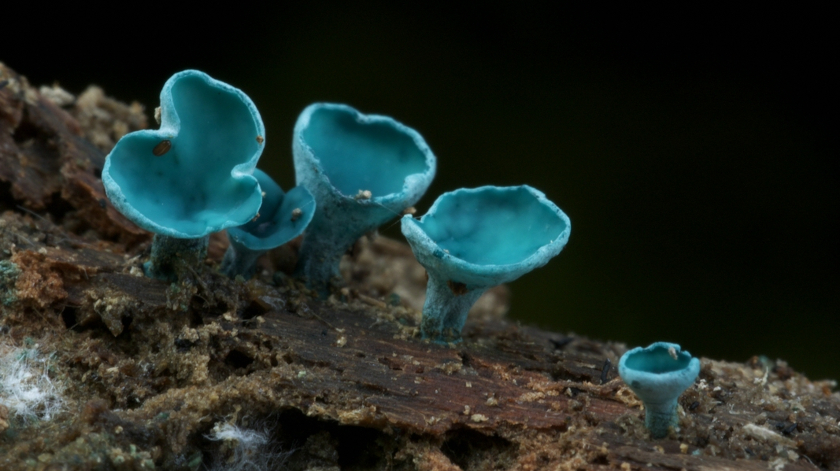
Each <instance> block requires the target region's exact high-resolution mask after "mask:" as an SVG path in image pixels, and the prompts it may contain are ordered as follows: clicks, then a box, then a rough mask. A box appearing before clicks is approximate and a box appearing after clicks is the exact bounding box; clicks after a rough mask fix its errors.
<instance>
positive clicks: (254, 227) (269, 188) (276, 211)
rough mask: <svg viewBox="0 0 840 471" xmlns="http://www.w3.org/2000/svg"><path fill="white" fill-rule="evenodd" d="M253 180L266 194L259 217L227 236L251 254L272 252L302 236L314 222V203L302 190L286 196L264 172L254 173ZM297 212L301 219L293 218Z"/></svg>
mask: <svg viewBox="0 0 840 471" xmlns="http://www.w3.org/2000/svg"><path fill="white" fill-rule="evenodd" d="M254 177H256V179H257V181H258V182H259V183H260V189H261V190H262V191H263V192H264V193H265V197H264V198H263V204H262V206H261V207H260V212H259V214H260V217H259V218H257V219H256V220H255V221H250V222H248V223H246V224H243V225H241V226H238V227H234V228H230V229H228V234H230V235H232V236H233V237H235V238H236V239H237V240H238V241H239V242H240V243H242V244H244V245H245V246H246V247H248V248H250V249H251V250H270V249H273V248H275V247H278V246H280V245H282V244H284V243H286V242H288V241H289V240H291V239H294V238H295V237H297V236H298V235H300V233H301V232H303V229H304V228H306V226H307V225H308V224H309V221H310V220H311V219H312V214H313V212H314V205H315V201H314V199H313V198H312V195H311V194H310V193H309V191H307V190H306V189H305V188H303V187H295V188H292V189H291V190H290V191H289V192H288V193H284V192H283V189H282V188H280V185H278V184H277V183H275V181H274V180H272V179H271V177H269V176H268V175H267V174H266V173H265V172H263V171H262V170H259V169H256V170H254ZM295 209H300V210H301V211H302V213H301V215H300V216H298V217H293V216H292V212H293V211H294V210H295Z"/></svg>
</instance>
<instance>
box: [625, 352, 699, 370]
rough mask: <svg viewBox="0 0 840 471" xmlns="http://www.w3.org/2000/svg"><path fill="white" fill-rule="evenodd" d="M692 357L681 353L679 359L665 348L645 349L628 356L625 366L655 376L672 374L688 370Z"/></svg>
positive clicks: (678, 355)
mask: <svg viewBox="0 0 840 471" xmlns="http://www.w3.org/2000/svg"><path fill="white" fill-rule="evenodd" d="M690 362H691V355H689V354H688V353H686V352H679V353H678V354H677V358H676V359H674V357H672V356H671V354H670V353H668V349H667V348H666V347H663V346H657V347H653V348H651V349H643V350H640V351H638V352H635V353H632V354H630V355H628V356H627V360H626V361H625V363H624V364H625V366H626V367H627V368H629V369H632V370H636V371H642V372H646V373H653V374H664V373H671V372H674V371H680V370H684V369H686V368H688V365H689V363H690Z"/></svg>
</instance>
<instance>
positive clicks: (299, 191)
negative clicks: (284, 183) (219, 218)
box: [227, 169, 317, 251]
mask: <svg viewBox="0 0 840 471" xmlns="http://www.w3.org/2000/svg"><path fill="white" fill-rule="evenodd" d="M257 172H259V173H261V174H263V175H264V176H265V178H267V179H268V180H269V181H270V183H271V184H273V185H274V186H275V187H276V190H277V192H279V193H280V195H281V201H280V202H279V204H278V205H277V208H276V209H275V211H274V214H271V215H262V216H260V217H261V218H263V217H266V218H268V217H270V218H275V217H282V216H283V213H284V209H288V205H287V204H288V203H289V200H290V199H296V198H304V199H307V200H308V202H307V204H309V205H311V208H307V209H306V211H302V213H301V216H300V218H299V219H297V220H295V222H296V223H298V224H300V226H299V227H298V228H297V229H295V231H296V232H297V233H296V234H295V235H294V236H292V237H291V238H287V237H279V235H280V234H281V233H282V229H283V228H285V227H288V226H284V225H283V224H277V226H278V227H277V230H275V231H274V232H272V233H271V234H270V235H268V236H266V237H259V236H256V235H254V234H253V233H252V232H250V231H248V230H246V229H243V227H244V226H246V225H247V224H248V223H246V224H243V225H241V226H236V227H230V228H228V229H227V233H228V234H227V235H228V239H230V242H231V243H235V244H239V245H241V246H242V247H245V248H246V249H248V250H253V251H268V250H271V249H274V248H277V247H280V246H281V245H283V244H285V243H287V242H289V241H290V240H292V239H294V238H295V237H298V236H299V235H301V234H303V232H304V231H305V230H306V228H307V226H308V225H309V223H310V222H311V221H312V217H313V216H314V214H315V208H316V205H317V203H316V202H315V198H314V197H313V196H312V193H311V192H310V191H309V190H307V189H306V187H303V186H296V187H294V188H292V189H291V190H289V191H285V192H284V191H283V188H282V187H280V185H278V184H277V182H275V181H274V180H273V179H272V178H271V177H270V176H269V175H268V174H267V173H265V172H263V171H262V170H259V169H256V170H254V174H255V178H257V180H258V181H259V180H260V178H259V176H257V175H256V174H257ZM266 186H267V184H266V183H261V184H260V188H264V187H266ZM293 232H294V231H293ZM278 240H280V241H281V242H279V243H278Z"/></svg>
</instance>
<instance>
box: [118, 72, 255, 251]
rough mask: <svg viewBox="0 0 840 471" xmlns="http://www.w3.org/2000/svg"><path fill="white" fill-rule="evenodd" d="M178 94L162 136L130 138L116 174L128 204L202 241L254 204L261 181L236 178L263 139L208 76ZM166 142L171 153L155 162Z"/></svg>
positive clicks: (177, 87) (192, 79)
mask: <svg viewBox="0 0 840 471" xmlns="http://www.w3.org/2000/svg"><path fill="white" fill-rule="evenodd" d="M170 91H171V97H172V106H173V108H174V109H173V110H171V111H173V112H174V114H175V116H167V115H168V113H167V112H166V111H165V104H163V103H162V106H161V107H162V109H164V113H163V116H162V121H163V126H162V127H161V130H160V131H145V132H144V131H141V132H138V133H134V135H129V136H126V137H125V138H124V139H122V140H121V141H120V145H118V147H117V148H115V150H114V154H116V153H119V155H112V156H111V160H112V164H111V170H110V172H111V177H112V178H113V179H114V181H115V182H116V183H117V184H118V185H119V187H120V189H121V191H122V193H123V195H125V197H126V200H127V202H128V203H129V204H130V205H131V206H132V207H134V208H135V209H136V210H137V211H138V212H140V213H141V214H143V215H144V216H145V217H146V218H148V219H150V220H151V221H153V222H155V223H157V224H159V225H161V226H164V227H174V228H178V230H179V231H180V232H183V233H196V234H198V233H202V232H206V227H207V226H208V225H211V226H212V225H214V224H217V223H218V222H217V221H220V220H221V221H224V220H226V219H228V218H229V216H230V215H231V213H233V212H235V211H236V210H237V209H238V205H239V204H241V203H242V202H244V201H246V200H247V199H248V198H251V197H252V194H253V192H254V187H255V185H256V182H254V180H253V179H250V178H244V179H234V178H231V171H232V169H233V167H235V166H236V165H239V164H242V163H244V162H247V161H248V160H249V159H250V158H251V157H252V156H253V155H254V154H256V153H258V152H259V148H260V143H259V142H258V140H257V136H258V135H259V134H260V132H259V130H258V128H257V125H256V123H255V122H254V116H253V115H252V113H251V111H250V110H249V108H248V106H247V105H246V104H245V103H243V99H242V98H241V96H239V95H237V94H236V93H234V92H232V91H228V90H224V89H220V88H217V87H214V86H212V85H211V84H210V83H208V82H207V81H205V80H204V79H203V78H202V77H201V76H197V75H185V76H182V77H180V78H178V79H177V80H176V81H175V83H174V84H172V87H171V90H170ZM163 139H168V140H170V141H171V148H170V149H169V150H168V151H167V152H165V153H164V154H162V155H155V154H154V153H153V152H152V151H153V149H154V148H155V146H157V145H158V144H160V142H161V141H162V140H163ZM114 157H117V158H114Z"/></svg>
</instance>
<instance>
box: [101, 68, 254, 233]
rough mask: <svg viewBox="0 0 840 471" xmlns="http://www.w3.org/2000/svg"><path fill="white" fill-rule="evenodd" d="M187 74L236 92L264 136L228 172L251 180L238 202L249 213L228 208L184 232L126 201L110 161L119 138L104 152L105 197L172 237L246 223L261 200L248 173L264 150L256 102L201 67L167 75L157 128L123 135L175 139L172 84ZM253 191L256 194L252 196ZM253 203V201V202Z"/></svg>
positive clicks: (139, 223)
mask: <svg viewBox="0 0 840 471" xmlns="http://www.w3.org/2000/svg"><path fill="white" fill-rule="evenodd" d="M189 77H197V78H199V79H201V80H203V81H204V82H205V83H206V84H207V85H208V86H210V87H211V88H215V89H218V90H220V91H222V92H225V93H228V94H232V95H235V96H236V97H237V98H238V99H239V100H240V101H242V103H243V104H244V105H245V107H246V108H247V110H248V113H249V114H250V116H251V118H252V119H253V121H254V127H255V128H256V132H257V135H258V136H260V137H261V138H262V139H263V140H262V141H257V143H258V146H257V150H256V151H255V152H254V153H253V154H252V155H251V156H250V157H248V158H247V160H245V161H244V162H241V163H239V164H236V165H234V166H233V167H232V168H231V170H230V176H231V178H233V179H235V180H242V179H245V180H248V179H252V180H253V181H254V191H253V192H252V194H251V196H249V197H248V198H247V199H246V200H244V201H242V202H241V203H240V206H241V207H245V208H246V209H248V211H246V213H249V214H250V216H249V217H247V218H244V217H243V218H242V220H239V219H231V218H230V213H231V212H233V211H229V212H228V213H227V215H226V217H227V219H226V220H224V221H221V222H219V223H216V224H213V225H208V226H207V227H206V229H204V230H203V231H199V232H185V231H182V230H179V229H177V228H174V227H167V226H164V225H162V224H160V223H158V222H156V221H154V220H152V219H151V218H149V217H148V216H147V215H146V214H144V213H142V212H140V210H138V209H137V208H135V206H134V205H132V204H131V203H130V202H129V201H128V197H127V196H126V194H125V193H124V192H123V190H122V188H121V187H120V185H119V184H118V183H117V182H116V180H114V178H113V176H112V175H111V164H112V162H113V159H112V158H111V157H112V155H113V154H114V151H115V150H116V149H117V148H118V147H119V145H120V141H122V139H120V141H118V142H117V144H116V145H115V146H114V148H113V149H112V150H111V152H110V153H109V154H108V155H107V156H106V159H105V165H104V166H103V168H102V183H103V186H104V187H105V193H106V195H107V196H108V199H109V200H110V201H111V203H112V204H113V205H114V207H115V208H116V209H117V210H118V211H119V212H120V213H122V214H123V215H125V216H126V217H128V219H130V220H131V221H132V222H134V223H135V224H137V226H139V227H141V228H142V229H145V230H147V231H149V232H154V233H156V234H160V235H165V236H169V237H175V238H179V239H193V238H199V237H204V236H207V235H209V234H211V233H213V232H218V231H221V230H224V229H227V228H229V227H235V226H240V225H242V224H245V223H247V222H248V220H250V219H251V218H253V216H254V214H256V212H257V211H258V210H259V207H260V204H261V203H262V201H261V198H259V196H260V188H259V183H258V182H257V179H256V178H255V177H254V176H253V175H251V174H252V173H253V171H254V169H255V168H256V166H257V161H258V160H259V158H260V156H261V155H262V152H263V150H264V149H265V126H264V124H263V120H262V117H261V116H260V113H259V110H257V107H256V105H255V104H254V102H253V101H251V98H250V97H248V95H246V94H245V92H243V91H242V90H240V89H238V88H236V87H234V86H232V85H229V84H227V83H225V82H222V81H219V80H216V79H214V78H213V77H210V76H209V75H208V74H206V73H204V72H202V71H200V70H195V69H187V70H182V71H180V72H177V73H175V74H173V75H172V76H171V77H169V79H168V80H167V81H166V83H165V84H164V85H163V88H162V89H161V92H160V110H161V117H160V123H161V124H160V128H159V129H156V130H153V129H144V130H140V131H135V132H132V133H129V134H126V135H125V136H123V138H125V137H128V136H131V135H135V136H140V137H145V136H152V137H155V138H157V139H161V140H163V139H174V137H176V136H178V134H179V132H180V131H181V118H180V116H178V113H177V112H176V110H175V103H174V99H173V97H172V88H173V87H174V86H175V84H176V83H177V82H178V81H179V80H181V79H184V78H189ZM255 195H256V198H255V197H254V196H255ZM254 203H256V205H255V204H254ZM248 205H250V206H255V207H254V208H253V211H250V208H248V207H247V206H248ZM246 215H247V214H246Z"/></svg>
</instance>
